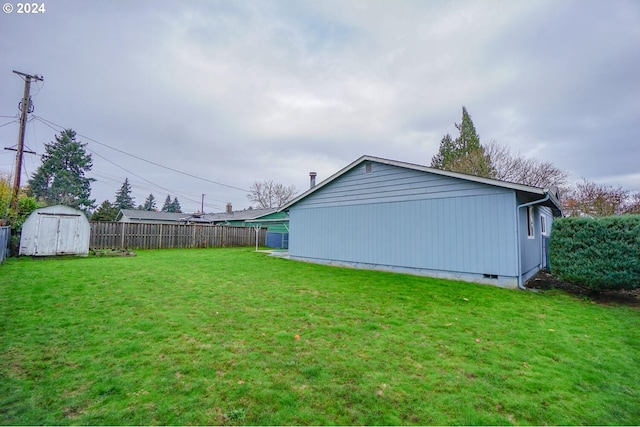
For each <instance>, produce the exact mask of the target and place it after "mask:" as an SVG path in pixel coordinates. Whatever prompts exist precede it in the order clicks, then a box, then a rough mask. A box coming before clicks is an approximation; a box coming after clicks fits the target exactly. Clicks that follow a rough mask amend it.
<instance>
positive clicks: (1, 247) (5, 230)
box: [0, 227, 11, 264]
mask: <svg viewBox="0 0 640 427" xmlns="http://www.w3.org/2000/svg"><path fill="white" fill-rule="evenodd" d="M10 238H11V227H0V264H2V262H3V261H4V259H5V258H6V257H8V256H9V239H10Z"/></svg>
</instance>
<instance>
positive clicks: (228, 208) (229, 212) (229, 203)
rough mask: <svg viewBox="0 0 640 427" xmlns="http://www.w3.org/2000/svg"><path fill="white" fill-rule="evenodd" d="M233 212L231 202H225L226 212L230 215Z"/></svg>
mask: <svg viewBox="0 0 640 427" xmlns="http://www.w3.org/2000/svg"><path fill="white" fill-rule="evenodd" d="M232 213H233V206H232V205H231V202H228V203H227V214H229V215H231V214H232Z"/></svg>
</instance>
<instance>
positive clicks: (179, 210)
mask: <svg viewBox="0 0 640 427" xmlns="http://www.w3.org/2000/svg"><path fill="white" fill-rule="evenodd" d="M171 209H172V211H171V212H175V213H182V208H181V207H180V202H179V201H178V198H177V197H174V198H173V202H171Z"/></svg>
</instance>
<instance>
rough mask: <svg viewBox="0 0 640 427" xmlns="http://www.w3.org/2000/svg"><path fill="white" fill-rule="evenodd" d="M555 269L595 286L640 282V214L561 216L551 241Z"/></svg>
mask: <svg viewBox="0 0 640 427" xmlns="http://www.w3.org/2000/svg"><path fill="white" fill-rule="evenodd" d="M549 256H550V263H551V272H552V273H553V274H554V275H555V276H556V277H558V278H560V279H562V280H565V281H567V282H570V283H574V284H578V285H585V286H587V287H589V288H591V289H594V290H604V289H635V288H637V287H638V286H639V285H640V215H623V216H610V217H603V218H561V219H559V220H557V221H555V222H554V224H553V231H552V232H551V240H550V242H549Z"/></svg>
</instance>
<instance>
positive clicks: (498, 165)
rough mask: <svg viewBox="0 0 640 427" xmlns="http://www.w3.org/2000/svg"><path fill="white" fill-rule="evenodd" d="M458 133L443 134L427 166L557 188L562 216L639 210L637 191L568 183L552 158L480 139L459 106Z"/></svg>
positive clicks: (591, 184)
mask: <svg viewBox="0 0 640 427" xmlns="http://www.w3.org/2000/svg"><path fill="white" fill-rule="evenodd" d="M455 127H456V129H457V130H458V135H457V136H456V137H455V138H453V137H452V136H451V135H450V134H448V133H447V134H446V135H444V137H443V138H442V140H441V141H440V146H439V149H438V152H437V153H436V154H435V155H434V156H433V157H432V158H431V167H433V168H437V169H445V170H450V171H453V172H460V173H465V174H469V175H476V176H481V177H485V178H492V179H498V180H500V181H507V182H514V183H517V184H524V185H529V186H533V187H542V188H557V189H559V190H560V194H561V197H560V201H561V203H562V210H563V213H564V215H565V216H590V217H601V216H609V215H621V214H640V193H632V192H630V191H628V190H624V189H623V188H622V187H613V186H609V185H603V184H597V183H595V182H591V181H589V180H587V179H586V178H583V179H582V181H581V182H578V183H576V184H575V185H573V186H572V185H568V177H569V174H568V173H567V172H566V171H563V170H562V169H559V168H558V167H556V166H555V165H554V164H553V163H552V162H549V161H539V160H537V159H535V158H528V157H523V156H521V155H519V154H513V153H512V152H511V150H510V149H509V147H507V146H504V145H500V144H499V143H497V142H496V141H490V142H489V143H488V144H482V143H481V142H480V136H479V135H478V133H477V132H476V128H475V126H474V124H473V121H472V120H471V116H470V115H469V112H468V111H467V109H466V108H465V107H464V106H463V107H462V120H461V122H460V123H459V124H458V123H455Z"/></svg>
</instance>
